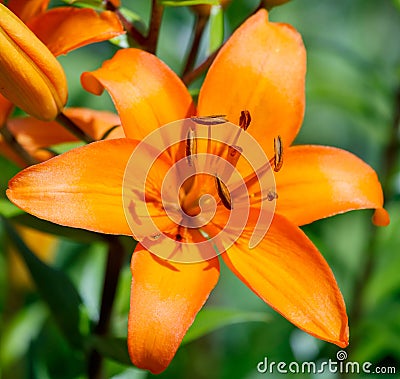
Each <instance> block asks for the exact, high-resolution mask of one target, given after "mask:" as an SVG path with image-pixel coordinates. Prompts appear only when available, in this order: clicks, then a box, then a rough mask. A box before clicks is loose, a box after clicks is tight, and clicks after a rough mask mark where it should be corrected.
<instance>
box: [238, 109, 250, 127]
mask: <svg viewBox="0 0 400 379" xmlns="http://www.w3.org/2000/svg"><path fill="white" fill-rule="evenodd" d="M250 123H251V115H250V112H249V111H246V110H244V111H241V112H240V117H239V126H240V127H241V128H242V129H243V130H247V128H248V127H249V125H250Z"/></svg>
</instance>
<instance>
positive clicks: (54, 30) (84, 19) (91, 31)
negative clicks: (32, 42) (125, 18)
mask: <svg viewBox="0 0 400 379" xmlns="http://www.w3.org/2000/svg"><path fill="white" fill-rule="evenodd" d="M28 26H29V27H30V28H31V30H32V31H33V32H34V33H35V34H36V35H37V36H38V38H39V39H40V40H41V41H42V42H43V43H44V44H45V45H46V46H47V47H48V48H49V50H50V51H51V52H52V53H53V54H54V55H55V56H58V55H60V54H66V53H68V52H69V51H71V50H74V49H77V48H78V47H81V46H85V45H88V44H90V43H94V42H99V41H105V40H109V39H110V38H113V37H116V36H118V35H119V34H122V33H123V32H124V29H123V26H122V24H121V23H120V21H119V19H118V16H116V15H115V14H114V13H113V12H110V11H105V12H101V13H97V12H95V11H94V10H93V9H88V8H72V7H60V8H54V9H52V10H50V11H48V12H46V13H43V14H41V15H40V16H38V17H36V18H34V19H33V20H32V21H30V22H29V23H28Z"/></svg>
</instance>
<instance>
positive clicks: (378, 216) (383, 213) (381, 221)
mask: <svg viewBox="0 0 400 379" xmlns="http://www.w3.org/2000/svg"><path fill="white" fill-rule="evenodd" d="M372 222H373V224H374V225H376V226H388V225H389V224H390V216H389V213H388V212H387V210H386V209H384V208H377V209H375V212H374V215H373V216H372Z"/></svg>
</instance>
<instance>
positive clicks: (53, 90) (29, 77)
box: [0, 0, 123, 125]
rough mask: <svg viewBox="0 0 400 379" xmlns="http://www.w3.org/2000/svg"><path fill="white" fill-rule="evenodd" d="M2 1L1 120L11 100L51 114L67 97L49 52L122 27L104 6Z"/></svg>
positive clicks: (115, 32) (55, 52)
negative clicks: (97, 9) (100, 8)
mask: <svg viewBox="0 0 400 379" xmlns="http://www.w3.org/2000/svg"><path fill="white" fill-rule="evenodd" d="M2 3H3V2H2V1H1V2H0V13H1V17H0V43H1V51H2V54H1V57H0V83H1V86H0V87H1V88H2V90H1V92H2V93H3V95H5V96H6V97H7V98H8V99H9V100H10V101H7V100H5V99H4V98H3V97H2V96H1V95H0V97H1V98H0V121H1V122H2V123H1V125H2V124H3V123H4V120H5V118H6V115H7V114H9V113H10V110H11V108H12V103H14V104H15V105H17V106H19V107H20V108H22V109H23V110H25V111H26V112H27V113H29V114H31V115H33V116H34V117H36V118H38V119H42V120H52V119H54V118H55V117H56V116H57V114H58V113H59V112H60V111H61V110H62V108H63V107H64V105H65V103H66V101H67V83H66V80H65V75H64V71H63V69H62V67H61V66H60V64H59V63H58V61H57V60H56V59H55V58H54V56H58V55H60V54H66V53H67V52H69V51H71V50H73V49H76V48H78V47H81V46H84V45H87V44H89V43H94V42H98V41H104V40H107V39H110V38H112V37H115V36H117V35H119V34H121V33H123V28H122V25H121V23H120V22H119V20H118V17H117V16H116V15H115V14H114V13H112V12H109V11H105V12H102V13H100V14H98V13H96V12H95V11H94V10H92V9H76V8H71V7H62V8H54V9H52V10H48V11H46V9H47V6H48V3H49V0H31V1H24V0H10V1H8V2H7V7H8V8H6V7H5V6H4V5H3V4H2ZM10 10H11V11H13V12H14V13H13V12H11V11H10ZM16 16H18V17H20V19H19V18H18V17H16ZM21 20H22V21H23V22H22V21H21ZM24 23H25V24H26V25H25V24H24ZM28 27H29V28H28ZM29 29H30V30H29ZM32 32H33V33H32ZM35 35H36V36H35ZM43 44H44V45H45V46H44V45H43ZM46 46H47V48H46ZM21 51H22V52H23V54H21Z"/></svg>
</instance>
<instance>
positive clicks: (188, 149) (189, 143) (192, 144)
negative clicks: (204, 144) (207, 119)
mask: <svg viewBox="0 0 400 379" xmlns="http://www.w3.org/2000/svg"><path fill="white" fill-rule="evenodd" d="M185 153H186V159H187V162H188V164H189V166H192V163H193V161H192V159H193V158H192V156H193V155H194V154H196V153H197V139H196V132H195V131H194V130H193V129H189V130H188V132H187V135H186V146H185Z"/></svg>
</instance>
